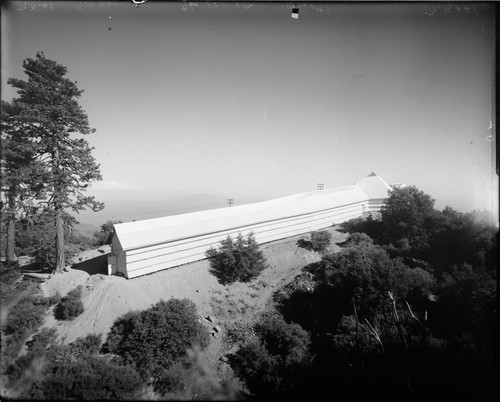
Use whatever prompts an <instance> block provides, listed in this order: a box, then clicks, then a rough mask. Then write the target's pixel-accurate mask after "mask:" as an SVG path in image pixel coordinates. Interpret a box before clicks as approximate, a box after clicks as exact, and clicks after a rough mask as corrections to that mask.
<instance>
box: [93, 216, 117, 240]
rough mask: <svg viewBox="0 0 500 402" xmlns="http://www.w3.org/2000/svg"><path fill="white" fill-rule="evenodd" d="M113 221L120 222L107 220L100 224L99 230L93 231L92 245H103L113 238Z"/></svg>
mask: <svg viewBox="0 0 500 402" xmlns="http://www.w3.org/2000/svg"><path fill="white" fill-rule="evenodd" d="M115 223H122V221H115V220H108V221H106V222H104V223H103V224H102V225H101V228H100V230H99V231H96V232H94V239H93V241H94V245H95V246H104V245H106V244H111V240H112V238H113V230H114V228H113V225H114V224H115Z"/></svg>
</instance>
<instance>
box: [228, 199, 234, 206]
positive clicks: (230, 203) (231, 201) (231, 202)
mask: <svg viewBox="0 0 500 402" xmlns="http://www.w3.org/2000/svg"><path fill="white" fill-rule="evenodd" d="M233 203H234V199H232V198H228V199H227V205H229V206H231V205H233Z"/></svg>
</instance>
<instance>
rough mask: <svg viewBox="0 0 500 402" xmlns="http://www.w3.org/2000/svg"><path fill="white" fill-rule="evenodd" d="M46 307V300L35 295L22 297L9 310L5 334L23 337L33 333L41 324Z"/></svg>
mask: <svg viewBox="0 0 500 402" xmlns="http://www.w3.org/2000/svg"><path fill="white" fill-rule="evenodd" d="M48 307H49V303H48V300H47V299H44V298H42V297H37V296H36V295H29V296H25V297H23V298H22V299H21V300H20V301H19V302H18V303H17V304H16V305H14V306H13V307H12V308H11V310H10V312H9V315H8V316H7V326H6V333H7V334H9V335H10V334H12V335H14V336H24V335H25V334H27V333H32V332H34V331H35V330H37V329H38V327H39V326H40V325H41V324H42V323H43V321H44V318H45V317H44V314H45V312H46V311H47V309H48Z"/></svg>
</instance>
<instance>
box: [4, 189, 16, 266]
mask: <svg viewBox="0 0 500 402" xmlns="http://www.w3.org/2000/svg"><path fill="white" fill-rule="evenodd" d="M14 204H15V200H14V198H13V197H12V194H10V195H9V206H8V211H7V214H6V215H7V239H6V242H5V243H6V250H5V254H6V260H7V262H14V261H17V257H16V254H15V251H14V247H15V244H14V237H15V233H16V229H15V224H16V215H15V213H14V210H15V208H14V207H15V205H14Z"/></svg>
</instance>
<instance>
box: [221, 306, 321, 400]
mask: <svg viewBox="0 0 500 402" xmlns="http://www.w3.org/2000/svg"><path fill="white" fill-rule="evenodd" d="M254 330H255V333H256V335H257V337H251V338H247V339H249V340H247V342H246V343H245V344H244V345H243V346H242V347H241V348H240V349H239V350H238V351H237V352H236V353H234V354H232V355H230V356H229V362H230V364H231V366H232V367H233V368H234V370H235V371H236V373H237V375H238V376H239V377H240V378H241V379H242V380H244V381H245V382H246V384H247V386H248V388H249V390H250V391H251V392H252V393H255V394H256V395H257V396H262V395H266V396H270V395H272V394H274V393H277V392H280V393H282V392H289V391H292V390H294V389H295V387H296V385H297V384H298V383H300V381H299V379H303V375H304V373H305V372H306V370H307V368H308V366H309V361H310V357H311V356H310V352H309V348H310V339H309V334H308V333H307V332H306V331H304V329H302V328H301V327H300V325H297V324H287V323H286V322H285V321H284V320H283V317H282V316H281V315H279V314H272V313H271V314H266V315H264V316H263V317H262V318H261V319H260V320H259V321H258V322H257V323H256V324H255V326H254Z"/></svg>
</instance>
